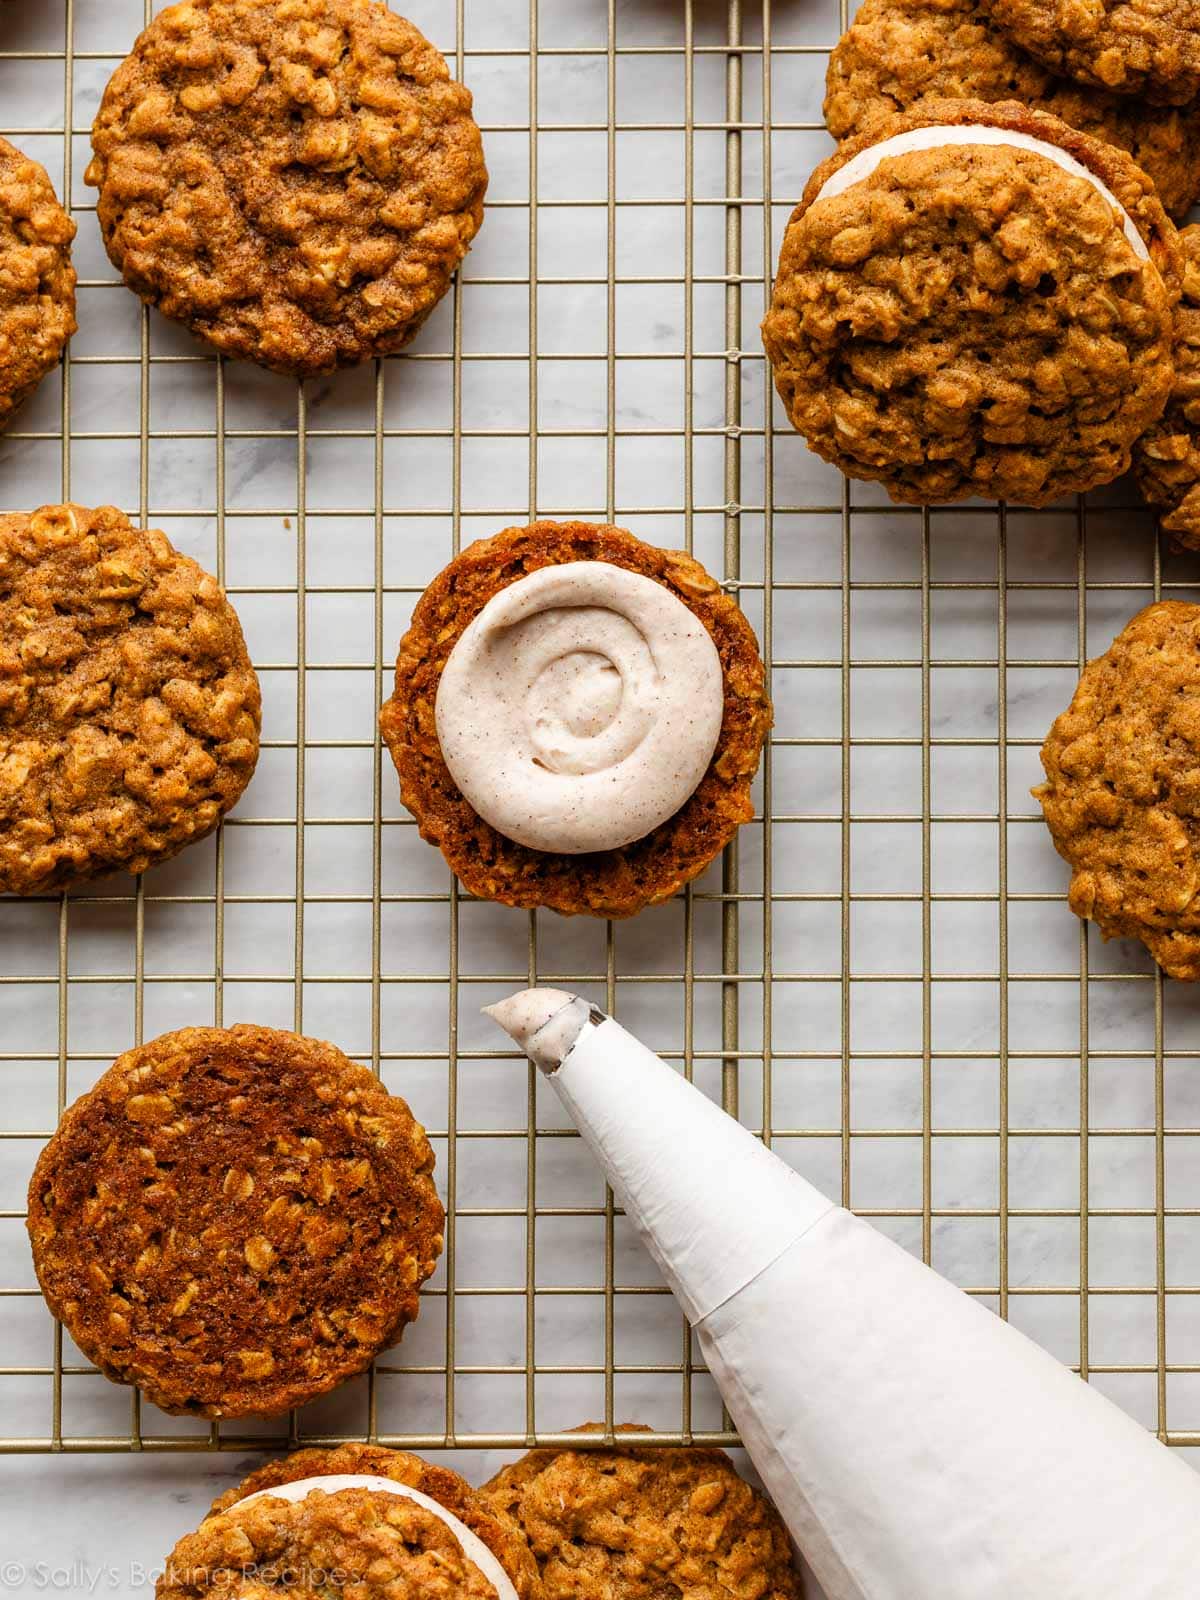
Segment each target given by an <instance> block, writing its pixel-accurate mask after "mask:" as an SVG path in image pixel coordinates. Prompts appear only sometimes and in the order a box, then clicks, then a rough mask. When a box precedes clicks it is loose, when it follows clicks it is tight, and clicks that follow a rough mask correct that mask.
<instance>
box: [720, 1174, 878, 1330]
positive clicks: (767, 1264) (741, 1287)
mask: <svg viewBox="0 0 1200 1600" xmlns="http://www.w3.org/2000/svg"><path fill="white" fill-rule="evenodd" d="M764 1148H766V1147H765V1146H764ZM844 1209H845V1208H844V1207H843V1206H839V1205H837V1204H836V1203H835V1202H834V1201H833V1200H831V1201H830V1202H829V1204H828V1206H827V1207H826V1208H825V1210H824V1211H822V1212H821V1213H820V1214H819V1215H818V1216H815V1217H813V1218H811V1219H810V1221H808V1222H806V1223H805V1225H804V1227H802V1228H801V1229H800V1231H799V1233H797V1234H794V1235H793V1236H792V1238H790V1239H789V1240H788V1242H787V1244H785V1245H783V1246H782V1247H781V1248H780V1249H778V1250H777V1251H776V1252H775V1254H774V1255H773V1256H772V1257H771V1259H770V1260H769V1261H764V1262H763V1264H762V1266H760V1267H757V1268H756V1269H755V1270H754V1271H753V1272H752V1273H751V1274H750V1276H749V1277H748V1278H746V1279H745V1280H744V1281H743V1282H742V1283H740V1284H738V1286H737V1288H736V1289H731V1290H730V1292H729V1293H728V1294H727V1295H726V1296H725V1298H724V1299H723V1300H718V1302H717V1304H716V1305H715V1306H710V1307H709V1308H708V1310H707V1311H706V1312H705V1313H704V1315H703V1316H701V1317H697V1318H696V1320H695V1322H693V1323H692V1327H693V1328H698V1327H699V1326H700V1324H701V1323H702V1322H707V1321H708V1319H709V1317H715V1316H716V1314H717V1312H718V1311H723V1310H724V1309H725V1307H726V1306H727V1305H729V1304H730V1302H731V1301H734V1300H736V1299H737V1297H738V1295H740V1294H744V1293H745V1292H746V1290H747V1289H748V1288H749V1287H750V1285H751V1284H752V1283H757V1282H758V1280H759V1279H760V1278H761V1277H762V1276H763V1274H764V1273H766V1272H770V1270H771V1268H772V1267H773V1266H774V1265H775V1263H776V1262H777V1261H781V1260H782V1259H783V1257H784V1256H786V1255H787V1254H788V1252H789V1251H790V1250H793V1249H794V1248H795V1247H796V1245H798V1244H799V1243H800V1241H801V1240H802V1239H806V1238H807V1237H808V1235H809V1234H810V1233H812V1231H813V1230H814V1228H819V1227H820V1226H821V1224H822V1223H823V1222H827V1221H828V1220H829V1218H830V1217H831V1216H833V1215H834V1213H835V1212H838V1211H842V1210H844ZM853 1214H854V1213H853V1212H850V1213H849V1215H851V1216H853ZM740 1326H741V1323H740V1322H734V1323H732V1324H731V1327H734V1328H736V1327H740Z"/></svg>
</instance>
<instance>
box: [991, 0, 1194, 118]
mask: <svg viewBox="0 0 1200 1600" xmlns="http://www.w3.org/2000/svg"><path fill="white" fill-rule="evenodd" d="M987 3H988V5H989V6H990V7H991V12H992V16H993V17H994V18H995V21H996V23H997V25H998V26H999V27H1001V28H1003V29H1004V31H1005V33H1007V34H1008V35H1009V36H1010V38H1012V39H1013V40H1014V41H1015V42H1016V43H1017V44H1018V45H1020V46H1021V47H1022V49H1025V50H1028V51H1029V53H1030V54H1031V55H1034V56H1036V57H1037V58H1038V60H1039V61H1044V62H1045V64H1046V65H1047V66H1048V67H1052V68H1053V69H1054V71H1055V72H1061V73H1064V74H1065V75H1066V76H1068V77H1071V78H1079V79H1080V80H1081V81H1082V82H1084V83H1093V84H1096V85H1097V86H1098V87H1099V88H1101V89H1112V90H1114V91H1115V92H1116V93H1117V94H1142V93H1144V94H1145V95H1146V97H1147V98H1148V99H1149V100H1152V101H1155V100H1156V101H1159V102H1161V103H1163V104H1166V105H1173V106H1181V105H1186V104H1187V102H1188V101H1189V100H1194V99H1195V98H1196V96H1197V95H1198V94H1200V5H1198V4H1197V0H987Z"/></svg>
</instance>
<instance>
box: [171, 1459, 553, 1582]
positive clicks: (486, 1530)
mask: <svg viewBox="0 0 1200 1600" xmlns="http://www.w3.org/2000/svg"><path fill="white" fill-rule="evenodd" d="M370 1486H373V1493H375V1494H382V1495H386V1494H388V1493H389V1492H391V1493H392V1494H393V1495H394V1494H395V1493H396V1492H397V1491H398V1492H399V1493H400V1495H401V1496H402V1497H408V1498H409V1503H410V1505H413V1504H415V1505H417V1506H423V1507H424V1509H425V1510H426V1511H432V1512H434V1513H435V1515H436V1514H438V1513H441V1514H442V1515H443V1516H445V1518H446V1521H447V1524H448V1525H449V1526H450V1527H451V1528H452V1529H453V1530H454V1531H455V1532H456V1534H457V1536H458V1539H459V1542H460V1546H462V1545H464V1544H465V1545H466V1546H467V1547H469V1548H467V1549H465V1550H464V1554H465V1555H466V1556H467V1557H468V1559H469V1558H470V1556H471V1551H472V1550H474V1553H475V1556H476V1557H478V1558H479V1559H480V1560H482V1562H483V1563H484V1566H485V1567H486V1566H489V1565H490V1563H489V1562H488V1560H487V1555H481V1553H480V1551H479V1550H478V1547H477V1546H476V1545H475V1544H474V1540H478V1541H480V1542H481V1543H482V1544H483V1546H484V1547H485V1550H486V1552H487V1553H488V1554H490V1556H491V1558H492V1560H493V1561H495V1562H496V1563H498V1565H499V1567H500V1569H501V1572H502V1574H503V1577H504V1578H505V1579H506V1580H507V1582H508V1583H510V1584H511V1586H512V1588H513V1589H514V1590H515V1591H516V1594H517V1596H518V1597H519V1600H538V1597H539V1596H540V1594H541V1588H542V1580H541V1577H540V1575H539V1573H538V1569H537V1563H536V1562H535V1561H534V1559H533V1556H532V1554H531V1552H530V1549H529V1546H528V1544H526V1542H525V1539H524V1536H523V1535H522V1534H521V1533H520V1531H519V1530H518V1529H517V1528H516V1526H515V1524H513V1523H512V1522H511V1521H510V1520H509V1519H508V1518H507V1517H505V1516H504V1515H503V1514H501V1513H498V1512H496V1511H495V1510H493V1509H491V1508H490V1507H489V1505H488V1504H487V1502H486V1501H485V1500H484V1498H483V1496H482V1495H481V1494H480V1492H479V1491H478V1490H477V1489H473V1488H472V1487H471V1485H470V1484H469V1483H468V1482H467V1481H466V1479H465V1478H460V1477H459V1475H458V1473H457V1472H452V1471H450V1470H449V1468H447V1467H441V1466H434V1465H433V1464H432V1463H431V1462H428V1461H425V1460H423V1459H422V1458H421V1457H420V1456H415V1455H410V1454H408V1453H407V1452H406V1451H403V1450H387V1449H385V1448H384V1447H383V1446H382V1445H369V1444H344V1445H339V1446H338V1447H337V1448H335V1449H330V1450H321V1449H316V1450H297V1451H295V1452H294V1453H293V1454H292V1455H289V1456H279V1457H276V1458H275V1459H274V1460H271V1461H268V1462H267V1463H266V1464H265V1465H264V1466H261V1467H259V1468H258V1470H257V1471H255V1472H252V1473H251V1474H250V1475H249V1477H247V1478H244V1479H243V1480H242V1482H241V1483H239V1484H238V1485H237V1486H236V1488H233V1489H230V1490H229V1491H228V1492H227V1493H226V1494H223V1495H221V1496H220V1498H219V1499H217V1500H214V1501H213V1504H212V1508H211V1510H210V1511H209V1514H208V1517H207V1519H206V1520H205V1522H204V1524H203V1525H202V1526H201V1528H200V1530H199V1532H198V1533H197V1534H192V1535H190V1536H189V1538H188V1539H186V1540H184V1541H183V1542H182V1543H181V1544H180V1545H179V1546H177V1547H176V1553H175V1556H174V1557H173V1558H172V1559H173V1561H174V1562H175V1564H176V1566H177V1567H179V1566H180V1565H181V1562H180V1560H179V1557H180V1553H181V1552H184V1553H185V1554H186V1556H187V1559H188V1560H189V1561H190V1562H191V1563H192V1565H200V1566H202V1565H204V1564H205V1563H204V1561H203V1559H202V1557H203V1553H204V1547H203V1543H196V1542H195V1541H203V1540H207V1539H208V1538H209V1536H210V1535H211V1533H212V1532H214V1531H217V1532H218V1535H219V1534H220V1530H214V1529H213V1526H212V1525H213V1524H214V1523H215V1521H216V1519H217V1518H219V1517H221V1516H222V1515H223V1514H224V1513H226V1512H230V1511H233V1510H234V1509H235V1508H238V1507H243V1506H245V1505H246V1503H247V1501H248V1500H250V1499H251V1498H256V1499H258V1500H261V1498H262V1497H263V1496H264V1495H269V1494H271V1493H272V1492H276V1491H286V1493H287V1494H289V1495H291V1496H293V1497H294V1499H295V1500H296V1501H299V1500H303V1501H305V1502H307V1500H308V1497H309V1495H313V1494H319V1495H323V1496H326V1497H327V1496H329V1495H331V1494H336V1493H339V1492H340V1491H341V1489H343V1488H346V1489H353V1488H368V1487H370ZM316 1503H317V1502H315V1501H314V1507H315V1505H316ZM314 1507H310V1508H309V1509H310V1510H311V1509H313V1508H314ZM329 1509H331V1508H326V1514H327V1513H328V1510H329ZM374 1509H375V1510H377V1511H378V1510H380V1509H383V1510H387V1509H394V1508H392V1507H389V1506H388V1505H387V1502H386V1501H376V1502H375V1505H374ZM464 1529H465V1530H466V1533H467V1534H468V1535H469V1536H470V1537H466V1538H465V1539H464V1535H463V1530H464ZM289 1531H291V1532H293V1533H294V1531H295V1528H294V1525H293V1527H292V1528H291V1529H290V1530H289ZM185 1547H186V1550H185ZM197 1558H201V1559H197ZM484 1575H485V1576H486V1575H487V1574H486V1572H485V1574H484ZM492 1579H493V1587H497V1585H496V1583H495V1579H496V1573H495V1572H494V1570H493V1572H492ZM167 1592H168V1593H171V1592H173V1591H170V1590H168V1591H167ZM184 1592H185V1593H186V1592H187V1591H186V1590H185V1591H184ZM385 1593H387V1594H388V1600H391V1595H390V1592H389V1591H385Z"/></svg>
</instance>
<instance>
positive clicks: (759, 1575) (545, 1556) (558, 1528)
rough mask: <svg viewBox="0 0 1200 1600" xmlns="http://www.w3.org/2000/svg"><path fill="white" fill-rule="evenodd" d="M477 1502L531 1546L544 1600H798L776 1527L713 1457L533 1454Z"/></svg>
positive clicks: (761, 1503)
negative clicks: (580, 1599)
mask: <svg viewBox="0 0 1200 1600" xmlns="http://www.w3.org/2000/svg"><path fill="white" fill-rule="evenodd" d="M583 1431H587V1430H583ZM480 1494H481V1495H482V1496H483V1498H484V1500H485V1501H487V1502H488V1503H490V1504H491V1505H492V1506H493V1507H495V1508H496V1510H497V1511H499V1512H501V1513H503V1514H504V1515H506V1516H508V1517H511V1518H512V1519H513V1521H514V1522H515V1523H516V1524H517V1526H518V1527H519V1528H520V1529H521V1531H522V1532H523V1533H524V1535H525V1537H526V1538H527V1539H528V1541H529V1545H530V1548H531V1549H532V1551H533V1555H534V1559H535V1560H536V1561H537V1564H538V1566H539V1568H540V1569H541V1574H542V1583H543V1586H544V1589H545V1595H546V1600H574V1597H576V1596H578V1595H581V1594H588V1595H591V1594H597V1595H601V1594H602V1595H605V1596H608V1597H609V1600H684V1597H691V1596H694V1595H697V1594H703V1595H705V1596H709V1597H711V1600H738V1597H743V1596H747V1595H754V1596H756V1597H757V1600H800V1596H801V1585H800V1578H799V1575H798V1574H797V1572H796V1569H795V1567H794V1565H793V1562H792V1551H791V1545H790V1543H789V1540H788V1536H787V1532H786V1530H785V1529H784V1526H783V1524H782V1522H781V1521H780V1520H779V1517H778V1515H777V1513H776V1511H775V1509H774V1507H773V1506H772V1505H771V1504H770V1502H769V1501H768V1500H767V1499H765V1497H764V1496H763V1495H761V1494H759V1493H758V1492H757V1491H756V1490H754V1489H752V1488H751V1487H750V1485H749V1484H748V1483H746V1482H745V1481H744V1480H743V1479H742V1478H740V1477H739V1476H738V1474H737V1473H736V1472H735V1471H734V1470H733V1464H732V1462H731V1461H730V1460H729V1457H728V1456H727V1455H725V1454H724V1452H723V1451H720V1450H697V1449H693V1450H651V1449H645V1448H643V1449H638V1448H637V1447H636V1446H632V1445H630V1446H621V1447H620V1448H618V1449H614V1450H564V1451H562V1452H556V1451H553V1450H535V1451H533V1452H532V1453H531V1454H530V1455H527V1456H524V1457H522V1459H521V1460H520V1461H517V1462H515V1463H514V1464H513V1465H512V1466H510V1467H505V1468H503V1470H502V1471H500V1472H499V1473H497V1474H496V1476H495V1477H494V1478H493V1479H492V1480H491V1482H490V1483H487V1484H485V1485H484V1487H483V1488H482V1489H481V1490H480Z"/></svg>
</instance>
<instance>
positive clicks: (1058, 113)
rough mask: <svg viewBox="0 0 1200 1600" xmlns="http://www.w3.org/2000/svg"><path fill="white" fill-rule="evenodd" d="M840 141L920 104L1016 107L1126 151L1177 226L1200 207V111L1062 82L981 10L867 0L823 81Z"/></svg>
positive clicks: (973, 0)
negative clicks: (1199, 202)
mask: <svg viewBox="0 0 1200 1600" xmlns="http://www.w3.org/2000/svg"><path fill="white" fill-rule="evenodd" d="M825 88H826V93H825V121H826V122H827V123H828V125H829V131H830V133H831V134H832V135H833V137H834V138H835V139H850V138H853V137H854V136H855V135H856V134H860V133H869V132H870V131H871V130H872V129H873V128H875V127H877V126H878V125H879V123H881V122H883V121H886V119H887V118H888V117H889V116H893V115H894V114H895V113H896V112H899V111H907V110H909V109H910V107H912V106H914V105H916V104H917V103H918V102H919V101H921V100H929V99H947V100H956V99H960V98H962V99H968V100H984V101H987V102H989V103H991V102H994V101H997V100H1019V101H1020V102H1021V103H1022V104H1023V105H1027V106H1031V107H1033V108H1034V109H1036V110H1038V111H1047V112H1049V113H1050V114H1051V115H1052V116H1055V117H1060V118H1061V119H1062V120H1063V122H1068V123H1070V125H1071V126H1072V127H1073V128H1078V129H1079V130H1080V131H1081V132H1083V133H1090V134H1091V135H1092V137H1093V138H1096V139H1107V141H1108V142H1109V144H1115V145H1119V146H1120V147H1121V149H1123V150H1127V151H1128V152H1129V154H1130V155H1131V156H1132V157H1133V159H1134V160H1135V161H1136V162H1137V164H1138V166H1139V167H1141V168H1142V170H1143V172H1145V173H1147V174H1148V175H1149V176H1150V177H1151V178H1153V180H1154V184H1155V187H1156V188H1157V189H1158V197H1159V199H1160V200H1161V201H1162V203H1163V206H1164V207H1165V208H1166V210H1167V212H1168V213H1169V214H1170V215H1171V216H1172V217H1174V218H1175V220H1176V221H1178V220H1180V219H1181V218H1182V217H1185V216H1186V215H1187V213H1188V211H1189V209H1190V208H1191V206H1192V205H1193V204H1194V203H1195V201H1196V200H1197V198H1200V108H1197V107H1196V106H1186V107H1155V106H1149V105H1144V104H1141V103H1135V102H1134V101H1132V100H1130V99H1127V98H1126V97H1124V96H1122V95H1117V94H1109V93H1107V92H1106V91H1105V90H1103V89H1095V88H1092V87H1090V86H1089V85H1087V84H1081V83H1074V82H1072V81H1071V80H1070V79H1067V78H1057V77H1055V76H1054V74H1053V73H1051V72H1049V71H1048V70H1047V69H1046V68H1045V67H1044V66H1042V64H1041V63H1040V62H1039V61H1035V60H1034V58H1033V57H1032V56H1029V55H1026V54H1025V52H1024V51H1023V50H1020V49H1018V48H1017V46H1016V45H1014V44H1012V43H1011V42H1010V41H1009V39H1008V38H1007V37H1006V35H1005V34H1004V33H1002V32H1001V30H1000V29H999V28H997V27H996V25H995V23H993V22H992V21H991V19H990V17H989V16H988V13H987V10H986V8H985V6H984V5H983V4H982V3H981V0H865V3H864V4H863V5H862V6H860V7H859V9H858V11H857V12H856V13H855V16H854V23H853V25H852V26H851V27H850V28H849V29H848V30H847V31H846V32H845V33H844V34H843V35H842V38H841V40H840V42H839V43H838V45H837V47H836V48H835V49H834V52H833V55H832V56H831V58H830V62H829V72H828V75H827V77H826V80H825Z"/></svg>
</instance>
